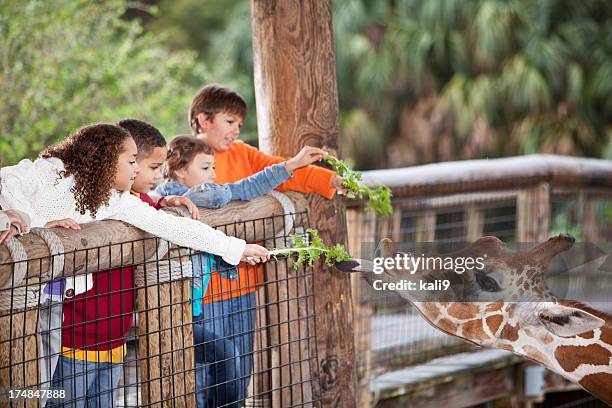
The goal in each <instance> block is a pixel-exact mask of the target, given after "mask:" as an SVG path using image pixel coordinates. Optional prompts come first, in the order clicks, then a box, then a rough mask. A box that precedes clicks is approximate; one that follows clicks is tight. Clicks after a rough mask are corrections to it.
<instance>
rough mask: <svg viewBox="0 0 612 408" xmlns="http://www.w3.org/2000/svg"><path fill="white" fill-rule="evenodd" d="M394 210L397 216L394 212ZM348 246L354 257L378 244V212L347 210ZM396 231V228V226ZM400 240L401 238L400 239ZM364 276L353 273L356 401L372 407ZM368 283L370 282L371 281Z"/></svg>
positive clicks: (368, 311) (369, 309)
mask: <svg viewBox="0 0 612 408" xmlns="http://www.w3.org/2000/svg"><path fill="white" fill-rule="evenodd" d="M396 212H397V211H394V213H393V214H394V215H393V216H394V220H395V219H396V218H395V214H396ZM346 220H347V223H346V224H347V225H346V229H347V233H348V237H349V243H348V250H349V252H350V253H351V255H353V256H355V257H359V258H361V257H364V256H367V255H366V254H363V253H362V252H361V250H362V244H363V243H372V244H374V245H376V242H375V235H376V232H375V231H376V229H375V228H376V216H375V215H374V214H373V213H371V212H365V211H363V209H362V208H352V209H349V210H347V211H346ZM394 231H395V230H394ZM398 241H399V240H398ZM364 282H365V279H364V277H363V275H361V274H359V273H353V274H351V300H352V304H353V330H354V332H355V369H356V371H357V384H358V388H357V390H358V391H357V405H358V406H360V407H370V406H372V404H373V402H374V398H373V395H372V392H371V391H370V380H371V376H372V366H371V364H372V317H373V316H374V310H373V307H372V303H371V302H370V301H369V296H370V294H369V293H368V289H366V290H365V291H364ZM368 286H369V285H368Z"/></svg>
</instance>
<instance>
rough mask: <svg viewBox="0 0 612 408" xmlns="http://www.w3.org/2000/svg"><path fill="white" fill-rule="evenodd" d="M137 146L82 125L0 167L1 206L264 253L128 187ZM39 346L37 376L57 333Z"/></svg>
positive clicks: (225, 252) (51, 365)
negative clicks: (36, 153)
mask: <svg viewBox="0 0 612 408" xmlns="http://www.w3.org/2000/svg"><path fill="white" fill-rule="evenodd" d="M137 153H138V151H137V147H136V143H135V142H134V139H133V138H132V137H131V135H130V133H128V131H126V130H125V129H123V128H121V127H119V126H115V125H109V124H95V125H89V126H85V127H83V128H81V129H79V130H77V131H76V132H75V133H73V134H71V135H70V136H68V137H67V138H66V139H64V140H62V141H61V142H59V143H57V144H56V145H53V146H51V147H49V148H47V149H46V150H44V151H43V152H42V154H41V157H40V158H39V159H37V160H35V161H33V162H32V161H30V160H27V159H26V160H22V161H21V162H19V164H17V165H15V166H10V167H4V168H2V169H0V206H2V208H3V209H6V210H12V209H20V210H22V211H24V212H25V213H27V214H28V215H29V216H30V219H31V224H30V226H31V227H46V228H50V227H57V226H60V227H65V228H73V229H79V228H80V227H79V224H82V223H87V222H91V221H93V220H104V219H115V220H119V221H123V222H126V223H128V224H132V225H134V226H135V227H138V228H140V229H142V230H144V231H146V232H149V233H151V234H154V235H157V236H159V237H161V238H163V239H165V240H167V241H170V242H172V243H174V244H176V245H179V246H184V247H189V248H193V249H195V250H197V251H203V252H208V253H211V254H215V255H218V256H220V257H221V258H222V259H223V260H225V261H226V262H228V263H229V264H232V265H236V264H238V263H239V262H240V260H247V261H248V262H249V263H251V264H254V263H256V262H259V261H264V260H266V259H268V258H269V255H268V253H267V250H266V249H265V248H263V247H261V246H258V245H254V244H246V243H245V242H244V241H243V240H240V239H237V238H234V237H228V236H226V235H225V234H223V233H222V232H221V231H216V230H214V229H213V228H211V227H209V226H208V225H205V224H203V223H201V222H199V221H195V220H192V219H188V218H182V217H175V216H173V215H170V214H168V213H165V212H163V211H157V210H156V209H155V208H153V207H151V206H150V205H148V204H147V203H145V202H143V201H142V200H141V199H140V198H138V197H136V196H134V195H133V194H131V193H130V188H131V186H132V184H133V182H134V179H135V178H136V176H137V174H138V172H139V170H140V169H139V167H138V164H137V162H136V156H137ZM48 286H53V285H48ZM47 292H48V295H49V297H52V296H53V294H54V293H55V291H54V288H51V289H50V291H49V290H48V291H47ZM60 295H63V290H62V291H60ZM59 305H61V303H59ZM58 309H59V322H57V320H56V318H57V315H58ZM51 320H54V321H53V322H52V323H51ZM41 324H42V323H41ZM52 327H53V328H55V330H54V332H55V333H59V332H60V330H59V329H60V328H61V306H60V307H59V308H56V309H55V311H51V312H49V322H48V325H47V327H45V328H44V330H43V331H45V330H46V331H47V332H51V331H53V330H52ZM41 329H42V327H41ZM42 337H44V335H43V336H42ZM42 346H43V354H46V355H47V356H54V357H55V358H54V359H49V360H47V361H45V362H44V366H43V367H44V369H43V370H42V373H41V377H42V378H41V382H44V381H43V379H44V377H45V376H44V375H42V374H45V373H47V374H48V373H51V374H52V373H53V372H54V370H55V365H56V364H57V357H58V355H59V339H48V344H47V346H48V347H47V350H44V348H45V344H43V345H42ZM53 349H55V350H56V352H55V353H54V352H53ZM47 378H49V376H47ZM111 392H112V391H111V390H108V392H107V394H110V393H111ZM109 399H110V398H109ZM102 406H105V405H104V404H102Z"/></svg>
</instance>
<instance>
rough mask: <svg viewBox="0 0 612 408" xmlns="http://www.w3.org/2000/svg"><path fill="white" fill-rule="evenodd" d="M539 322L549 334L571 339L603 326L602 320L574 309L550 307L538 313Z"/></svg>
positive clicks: (559, 306) (561, 306) (558, 306)
mask: <svg viewBox="0 0 612 408" xmlns="http://www.w3.org/2000/svg"><path fill="white" fill-rule="evenodd" d="M540 321H541V322H542V324H544V326H545V327H546V328H547V329H548V331H549V332H551V333H553V334H556V335H557V336H560V337H573V336H576V335H578V334H580V333H585V332H589V331H591V330H595V329H597V328H599V327H601V326H603V325H604V323H605V322H604V320H602V319H600V318H599V317H597V316H595V315H593V314H591V313H589V312H585V311H584V310H582V309H578V308H575V307H569V306H563V305H559V304H555V305H552V306H550V307H548V308H546V310H544V311H543V312H541V313H540Z"/></svg>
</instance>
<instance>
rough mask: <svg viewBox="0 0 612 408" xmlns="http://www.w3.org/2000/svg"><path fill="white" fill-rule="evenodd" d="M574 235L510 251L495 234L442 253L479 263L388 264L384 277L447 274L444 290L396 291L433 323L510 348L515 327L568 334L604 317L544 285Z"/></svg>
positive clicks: (545, 335) (385, 243) (387, 246)
mask: <svg viewBox="0 0 612 408" xmlns="http://www.w3.org/2000/svg"><path fill="white" fill-rule="evenodd" d="M573 244H574V238H573V237H571V236H569V235H559V236H557V237H554V238H550V239H549V240H548V241H546V242H544V243H542V244H540V245H537V246H535V247H533V248H531V249H529V250H527V251H510V250H509V249H508V248H506V246H505V245H504V243H503V242H502V241H501V240H499V239H498V238H496V237H483V238H480V239H479V240H477V241H476V242H474V243H472V244H471V245H469V246H467V247H465V248H463V249H462V250H460V251H457V252H453V253H450V254H444V255H443V256H444V257H445V258H447V259H448V258H451V259H461V258H463V259H465V258H472V259H476V258H479V257H481V258H483V259H484V260H483V266H484V267H482V268H479V269H478V268H475V269H472V270H468V271H465V272H464V273H461V274H458V273H453V272H452V271H451V272H449V271H448V270H440V269H439V268H438V269H435V268H433V269H432V268H429V269H428V268H421V269H419V270H416V272H415V273H409V272H407V271H404V270H399V269H397V268H396V269H393V268H392V269H387V270H385V272H384V274H383V275H382V277H381V279H382V280H383V281H385V282H399V281H414V282H419V281H423V280H424V281H426V282H432V281H436V280H450V287H449V290H448V291H446V292H445V293H444V294H443V295H440V293H437V294H436V293H435V292H430V291H428V290H419V289H420V288H421V287H420V286H418V285H417V286H416V288H415V290H412V291H411V290H401V291H398V293H399V294H400V296H402V297H404V298H406V299H407V300H408V301H410V302H412V303H413V304H414V305H415V306H416V307H417V308H418V310H419V311H420V312H421V313H422V314H423V316H424V317H425V318H426V319H427V320H428V321H429V322H430V323H432V324H433V325H434V326H436V327H438V328H440V329H442V330H443V331H446V332H448V333H450V334H453V335H456V336H459V337H462V338H464V339H466V340H469V341H471V342H473V343H476V344H479V345H482V346H488V347H501V348H505V349H508V350H510V349H512V351H517V352H519V353H520V354H525V353H524V352H523V350H515V349H514V345H513V343H514V342H515V341H517V340H518V338H519V331H521V330H522V331H523V333H526V334H528V335H529V336H530V337H532V338H533V339H534V340H533V341H535V342H547V341H550V339H553V338H556V337H561V338H568V337H573V336H577V335H578V334H581V333H584V332H589V331H592V330H594V329H596V328H598V327H601V326H602V325H603V324H604V320H602V319H601V318H600V317H597V316H596V315H594V314H593V313H590V312H589V311H587V310H585V309H584V308H581V307H577V306H575V305H572V304H568V303H565V302H560V301H558V299H557V298H556V297H555V296H554V294H553V293H551V291H550V290H549V288H548V286H547V285H546V281H545V273H546V270H547V268H548V266H549V263H550V262H551V260H552V259H553V258H554V257H555V256H556V255H558V254H559V253H561V252H564V251H566V250H568V249H569V248H571V247H572V245H573ZM377 255H379V256H381V257H392V256H394V255H395V250H394V248H393V243H392V242H391V241H390V240H388V239H384V240H382V241H381V243H380V244H379V250H378V254H377Z"/></svg>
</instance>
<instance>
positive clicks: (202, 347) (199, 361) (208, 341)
mask: <svg viewBox="0 0 612 408" xmlns="http://www.w3.org/2000/svg"><path fill="white" fill-rule="evenodd" d="M193 337H194V343H195V351H194V353H195V362H196V400H197V406H198V408H214V407H219V406H225V407H236V408H238V407H240V404H239V403H238V401H240V399H239V395H238V383H237V382H236V380H237V376H238V373H239V372H240V360H239V358H238V352H237V350H236V347H235V346H234V343H232V342H231V341H229V340H227V339H224V338H222V337H220V336H217V335H216V334H215V333H213V332H211V331H210V330H206V329H205V328H204V323H203V319H202V315H200V316H196V317H194V322H193Z"/></svg>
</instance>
